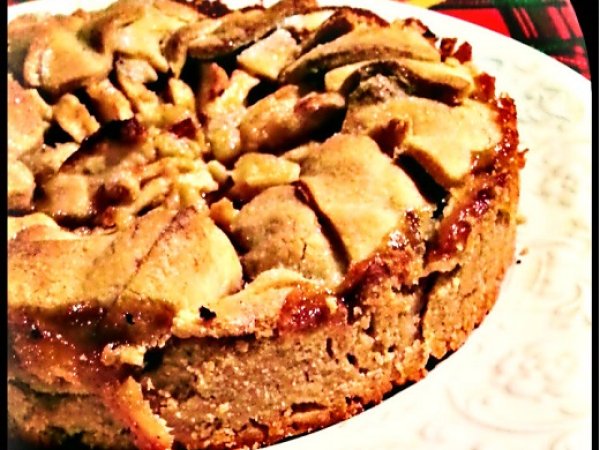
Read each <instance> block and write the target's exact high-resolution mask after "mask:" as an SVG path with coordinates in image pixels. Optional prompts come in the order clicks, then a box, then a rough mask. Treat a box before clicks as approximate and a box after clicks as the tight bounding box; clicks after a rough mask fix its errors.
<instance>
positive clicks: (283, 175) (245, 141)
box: [8, 0, 516, 340]
mask: <svg viewBox="0 0 600 450" xmlns="http://www.w3.org/2000/svg"><path fill="white" fill-rule="evenodd" d="M470 53H471V52H470V46H469V45H468V44H466V43H463V44H461V45H458V43H457V42H456V40H455V39H439V38H437V37H436V36H435V35H434V34H433V33H432V32H431V31H430V30H429V29H427V27H425V26H424V25H423V24H422V23H421V22H419V21H418V20H415V19H404V20H397V21H394V22H391V23H387V22H385V21H384V20H383V19H381V18H379V17H377V16H374V15H373V14H371V13H368V12H366V11H362V10H356V9H350V8H330V9H321V8H318V6H317V5H316V4H315V3H313V2H312V1H311V0H283V1H281V2H280V3H277V4H276V5H274V6H272V7H271V8H268V9H263V8H248V9H244V10H240V11H231V12H227V11H217V13H215V11H214V10H212V11H208V10H202V9H200V10H197V9H194V8H192V7H191V6H188V5H185V4H182V3H177V2H173V1H170V0H153V1H150V2H148V1H141V0H120V1H118V2H117V3H115V4H113V5H112V6H110V7H108V8H107V9H105V10H101V11H97V12H84V11H77V12H75V13H73V14H71V15H69V16H29V15H27V16H22V17H19V18H17V19H15V20H14V21H12V22H11V23H10V24H9V29H8V160H9V165H8V175H9V190H8V204H9V218H8V225H9V226H8V233H9V235H8V239H9V279H10V283H9V308H11V309H12V310H27V309H29V310H31V309H34V310H40V311H43V312H44V314H48V315H53V314H63V313H64V311H67V310H69V311H72V310H73V308H77V307H79V306H80V305H92V306H93V307H97V308H104V309H107V308H108V309H114V310H116V311H120V312H123V314H130V312H131V311H140V310H144V311H151V313H150V314H152V311H154V313H156V314H158V313H159V312H160V313H161V314H162V313H164V312H165V311H168V315H169V317H170V318H171V319H172V325H173V327H172V331H173V333H175V334H176V335H178V336H182V337H185V336H192V335H195V336H199V335H211V336H217V337H218V336H226V335H239V334H246V333H269V332H271V330H273V329H274V328H277V327H278V326H279V325H281V314H280V313H281V310H282V308H283V307H284V305H285V304H286V302H288V303H289V302H290V301H291V300H290V298H292V297H293V298H295V299H298V298H304V297H302V296H300V297H299V296H298V295H299V294H298V293H302V294H303V295H304V294H306V293H311V295H313V294H314V295H317V294H318V295H320V296H321V297H322V298H323V304H322V306H323V305H324V306H323V307H325V306H326V307H327V308H328V311H329V312H328V313H327V314H329V315H335V314H336V311H337V309H338V308H340V307H342V308H343V305H342V304H341V303H340V302H339V295H340V292H342V291H343V290H344V289H346V288H347V287H348V285H349V283H350V282H351V281H352V282H353V280H354V279H355V278H356V277H355V273H356V272H357V267H361V264H364V263H365V261H369V260H372V259H373V258H374V257H376V256H377V255H380V254H381V253H382V252H383V253H385V252H386V249H390V248H393V247H394V246H397V245H398V242H408V243H411V242H413V241H414V239H413V238H414V236H413V235H414V234H416V235H418V237H419V238H418V242H417V243H416V244H413V243H411V244H410V245H413V246H415V247H419V248H420V249H421V250H422V252H421V253H422V254H421V256H423V254H424V252H425V250H429V249H430V248H433V249H435V248H436V245H438V244H439V243H440V242H442V241H444V242H445V239H446V238H447V236H441V233H442V231H443V230H445V229H447V228H449V225H448V224H446V225H444V221H447V220H451V218H452V217H454V216H456V215H457V213H456V211H453V210H454V209H456V207H457V206H456V205H459V204H461V201H462V200H461V199H463V198H464V197H465V196H466V197H467V198H471V197H469V195H470V194H469V193H470V192H471V191H472V190H473V189H474V186H480V185H481V183H483V182H482V181H481V177H482V175H481V174H488V175H489V174H492V173H495V172H497V171H498V170H499V168H500V167H501V165H502V164H512V163H513V160H512V158H513V157H514V152H513V153H510V152H509V153H510V155H509V156H510V157H507V153H506V152H507V148H509V147H511V146H513V147H514V146H515V145H516V134H515V130H516V128H515V123H514V120H515V117H514V108H512V107H511V105H510V104H509V103H507V102H506V101H505V102H503V101H501V100H502V99H499V98H496V97H495V93H494V87H493V79H492V78H491V77H489V76H488V75H486V74H482V73H480V72H479V71H478V70H477V69H476V67H475V66H474V65H473V64H472V62H471V61H470V59H471V54H470ZM505 100H507V99H506V98H505ZM513 144H515V145H513ZM507 158H508V159H507ZM485 176H487V175H484V179H487V178H485ZM476 178H477V179H478V180H479V181H477V182H475V181H474V180H475V179H476ZM488 178H489V177H488ZM490 183H491V182H490ZM465 210H466V209H465ZM467 216H469V215H468V214H466V215H465V216H464V217H463V216H461V220H476V217H477V215H476V214H471V215H470V216H469V217H467ZM465 217H466V218H465ZM449 218H450V219H449ZM452 220H453V219H452ZM440 230H442V231H440ZM403 245H404V244H403ZM406 245H409V244H406ZM458 247H459V246H456V248H458ZM421 250H419V251H421ZM422 259H423V258H422ZM423 261H425V259H423ZM423 261H421V263H420V266H419V270H421V271H423V272H426V271H427V270H428V269H427V267H426V264H425V263H424V262H423ZM350 279H352V280H350ZM349 280H350V281H349ZM292 294H295V296H294V295H292ZM307 295H308V294H307ZM134 340H135V339H134Z"/></svg>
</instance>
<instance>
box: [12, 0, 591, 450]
mask: <svg viewBox="0 0 600 450" xmlns="http://www.w3.org/2000/svg"><path fill="white" fill-rule="evenodd" d="M91 3H92V4H93V5H94V9H96V7H103V6H105V5H107V4H108V3H110V0H100V1H97V2H91V1H89V0H87V1H85V0H79V1H73V0H71V1H60V2H58V1H56V0H48V1H36V2H31V3H26V4H23V5H19V6H15V7H10V8H9V9H8V18H9V20H10V19H12V18H13V17H15V16H16V15H17V14H22V13H25V12H37V11H49V12H53V13H68V12H71V11H73V10H74V9H75V8H77V7H84V6H85V7H87V8H90V4H91ZM235 3H236V4H238V3H239V4H241V3H247V2H244V1H243V0H242V1H239V0H237V1H236V2H235ZM265 3H266V2H265ZM270 3H271V2H270ZM323 4H328V5H341V4H347V5H351V6H356V7H365V6H366V5H365V3H364V1H361V0H341V1H336V0H333V1H327V2H323ZM368 7H369V8H370V9H372V10H373V11H374V12H376V13H378V14H380V15H381V16H382V17H384V18H386V19H388V20H391V19H392V18H400V17H407V16H413V17H418V18H420V19H421V20H422V21H423V22H424V23H425V24H426V25H428V26H429V27H430V28H431V30H432V31H433V32H434V33H436V34H437V35H438V36H454V37H458V38H459V39H465V40H468V41H469V42H470V43H471V44H472V45H473V50H474V51H473V55H474V60H475V62H476V63H477V65H478V66H479V67H481V68H483V69H485V70H487V71H489V73H491V74H493V75H495V76H496V77H497V86H498V87H499V88H500V89H501V90H505V91H507V92H509V93H510V95H511V96H512V97H513V98H514V99H515V100H516V103H517V110H518V116H519V131H520V135H521V142H522V145H523V147H526V148H528V149H529V150H530V151H529V153H528V155H527V166H526V168H525V170H524V171H523V174H522V196H521V203H520V210H521V213H522V215H523V216H524V217H525V219H526V221H525V223H524V224H523V225H521V226H520V228H519V234H518V245H517V251H518V252H520V251H526V254H524V255H522V256H517V257H518V258H519V259H520V260H521V261H522V262H521V264H519V265H515V266H514V267H513V268H512V269H511V270H510V272H509V274H508V276H507V279H506V281H505V283H504V287H503V289H502V293H501V296H500V299H499V300H498V303H497V304H496V306H495V307H494V309H493V310H492V312H491V313H490V315H489V316H488V317H487V318H486V320H485V321H484V323H483V325H482V326H481V327H480V328H479V329H478V330H476V331H475V332H474V333H473V335H472V336H471V337H470V338H469V340H468V342H467V343H466V344H465V346H464V347H463V348H462V349H460V350H459V351H458V352H456V353H455V354H454V355H452V356H451V357H450V358H448V359H447V360H445V361H444V362H443V363H441V364H440V365H439V366H438V367H437V368H436V369H435V370H433V371H432V372H431V373H430V374H429V375H428V376H427V378H426V379H424V380H423V381H421V382H419V383H417V384H415V385H414V386H412V387H410V388H408V389H405V390H404V391H402V392H400V393H398V394H396V395H395V396H393V397H391V398H389V399H388V400H386V401H384V402H383V403H382V404H381V405H379V406H376V407H374V408H372V409H370V410H368V411H366V412H364V413H362V414H360V415H358V416H356V417H354V418H352V419H350V420H347V421H345V422H342V423H340V424H338V425H335V426H332V427H329V428H327V429H325V430H322V431H319V432H316V433H312V434H310V435H307V436H304V437H301V438H298V439H294V440H291V441H289V442H284V443H282V444H278V445H276V446H274V447H273V449H277V450H296V449H304V448H311V449H326V450H337V449H340V450H341V449H343V450H366V449H369V450H370V449H373V450H384V449H390V450H396V449H410V450H419V449H424V450H431V449H436V450H440V449H442V450H445V449H448V450H511V449H515V450H521V449H528V450H536V449H552V450H586V449H591V401H592V400H591V339H590V338H591V323H592V318H591V317H592V316H591V290H590V284H591V280H592V278H591V226H590V225H591V211H590V209H591V148H592V147H591V125H592V123H591V110H590V106H591V85H590V83H589V82H588V81H587V80H586V79H585V78H583V77H582V76H580V75H578V74H577V73H575V72H574V71H572V70H571V69H569V68H567V67H566V66H564V65H562V64H560V63H558V62H556V61H555V60H553V59H552V58H550V57H548V56H546V55H543V54H542V53H539V52H537V51H535V50H533V49H531V48H529V47H527V46H525V45H523V44H520V43H518V42H516V41H514V40H511V39H508V38H506V37H504V36H502V35H500V34H497V33H494V32H492V31H489V30H486V29H483V28H481V27H478V26H476V25H472V24H469V23H466V22H463V21H460V20H457V19H453V18H450V17H447V16H443V15H441V14H438V13H435V12H432V11H428V10H424V9H420V8H415V7H411V6H408V5H405V4H402V3H397V2H393V1H389V0H377V1H376V2H375V1H371V2H370V3H369V5H368Z"/></svg>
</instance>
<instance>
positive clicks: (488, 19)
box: [431, 0, 596, 79]
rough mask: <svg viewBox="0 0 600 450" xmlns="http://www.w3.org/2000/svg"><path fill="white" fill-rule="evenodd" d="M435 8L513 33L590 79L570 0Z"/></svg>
mask: <svg viewBox="0 0 600 450" xmlns="http://www.w3.org/2000/svg"><path fill="white" fill-rule="evenodd" d="M592 1H596V0H592ZM431 9H433V10H436V11H439V12H441V13H443V14H448V15H450V16H454V17H458V18H460V19H463V20H466V21H468V22H472V23H476V24H478V25H481V26H484V27H486V28H489V29H491V30H494V31H497V32H499V33H502V34H505V35H506V36H510V37H512V38H513V39H516V40H518V41H521V42H523V43H525V44H527V45H529V46H531V47H534V48H536V49H538V50H540V51H541V52H544V53H546V54H547V55H550V56H552V57H554V58H556V59H557V60H559V61H560V62H562V63H564V64H566V65H568V66H569V67H571V68H572V69H574V70H576V71H577V72H579V73H580V74H582V75H583V76H585V77H586V78H588V79H589V78H590V67H589V63H588V58H587V54H586V49H585V42H584V39H583V34H582V32H581V27H580V26H579V23H578V21H577V16H576V15H575V10H574V9H573V6H572V5H571V3H570V2H569V0H446V1H443V2H442V3H440V4H438V5H435V6H433V7H432V8H431Z"/></svg>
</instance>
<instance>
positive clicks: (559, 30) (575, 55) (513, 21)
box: [7, 0, 597, 79]
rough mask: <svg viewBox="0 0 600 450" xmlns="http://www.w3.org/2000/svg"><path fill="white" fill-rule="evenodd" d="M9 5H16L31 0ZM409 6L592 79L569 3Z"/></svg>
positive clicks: (487, 0)
mask: <svg viewBox="0 0 600 450" xmlns="http://www.w3.org/2000/svg"><path fill="white" fill-rule="evenodd" d="M7 1H8V4H9V5H14V4H16V3H22V2H23V1H27V0H7ZM54 1H60V0H54ZM399 1H402V0H399ZM590 1H597V0H590ZM407 3H413V4H417V5H423V4H434V6H432V7H431V9H433V10H436V11H439V12H441V13H443V14H447V15H449V16H453V17H458V18H460V19H463V20H466V21H468V22H471V23H475V24H478V25H481V26H483V27H485V28H489V29H490V30H494V31H497V32H499V33H502V34H504V35H506V36H510V37H512V38H514V39H516V40H518V41H521V42H523V43H525V44H527V45H529V46H531V47H534V48H536V49H538V50H540V51H542V52H544V53H546V54H547V55H550V56H552V57H554V58H556V59H557V60H558V61H560V62H562V63H564V64H566V65H568V66H569V67H571V68H572V69H574V70H576V71H577V72H579V73H580V74H582V75H583V76H585V77H586V78H588V79H589V78H590V67H589V63H588V59H587V54H586V50H585V42H584V39H583V34H582V32H581V28H580V26H579V23H578V21H577V16H576V15H575V10H574V9H573V7H572V5H571V3H570V1H569V0H408V1H407ZM435 3H437V4H435Z"/></svg>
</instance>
